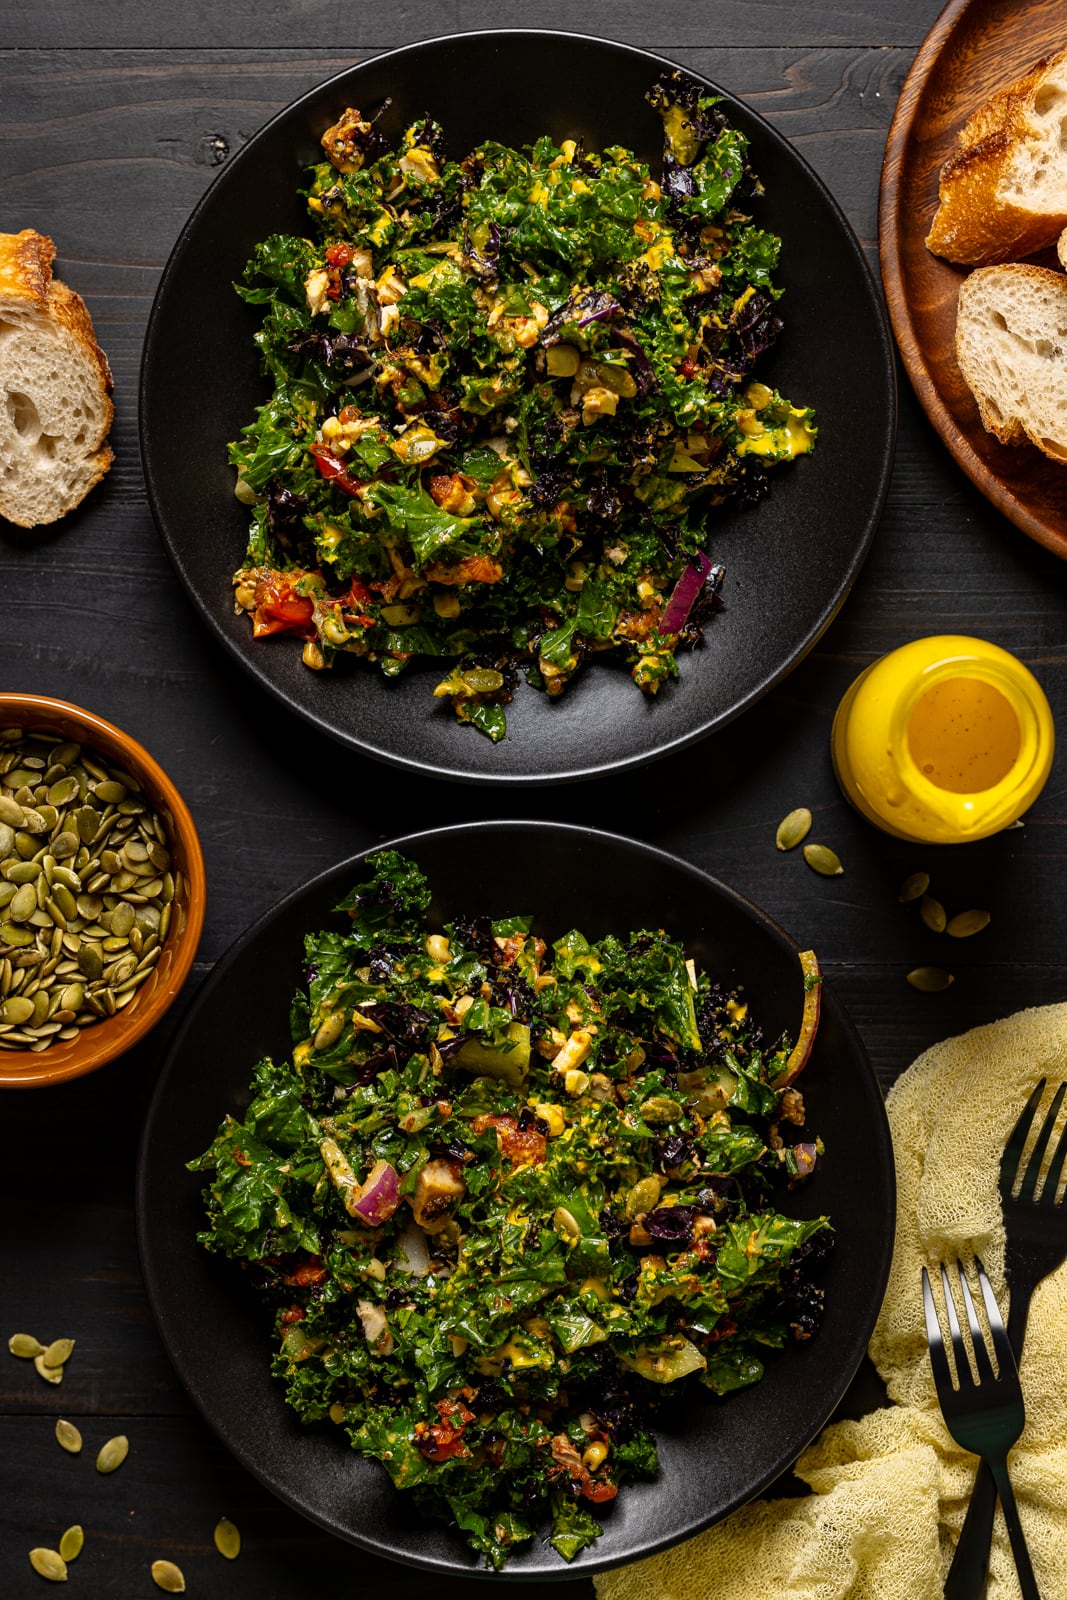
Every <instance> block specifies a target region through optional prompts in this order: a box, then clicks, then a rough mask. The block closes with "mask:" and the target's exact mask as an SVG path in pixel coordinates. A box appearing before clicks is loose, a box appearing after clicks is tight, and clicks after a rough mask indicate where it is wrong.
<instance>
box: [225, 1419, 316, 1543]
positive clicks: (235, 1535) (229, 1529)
mask: <svg viewBox="0 0 1067 1600" xmlns="http://www.w3.org/2000/svg"><path fill="white" fill-rule="evenodd" d="M330 1409H331V1411H332V1410H333V1407H332V1406H331V1408H330ZM215 1549H216V1550H217V1551H218V1553H219V1555H220V1556H225V1557H226V1560H227V1561H236V1560H237V1557H238V1556H239V1555H240V1553H241V1535H240V1533H239V1532H238V1531H237V1528H236V1527H235V1526H234V1524H233V1523H232V1522H231V1521H230V1519H229V1517H220V1518H219V1520H218V1522H217V1523H216V1524H215Z"/></svg>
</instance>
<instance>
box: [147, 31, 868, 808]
mask: <svg viewBox="0 0 1067 1600" xmlns="http://www.w3.org/2000/svg"><path fill="white" fill-rule="evenodd" d="M664 65H665V63H664V62H663V61H662V60H660V59H659V58H658V57H656V56H652V55H649V54H648V53H646V52H645V51H641V50H634V49H631V48H630V47H628V46H625V45H618V44H609V43H606V42H604V41H603V40H599V39H587V38H581V37H577V36H574V35H569V34H560V33H542V32H534V31H530V32H525V31H522V32H520V31H515V32H510V33H504V32H501V33H477V34H465V35H462V36H459V37H451V38H447V39H435V40H431V41H430V42H428V43H425V44H418V45H412V46H410V47H408V48H406V49H403V50H396V51H392V52H390V53H389V54H388V55H383V56H378V57H377V58H375V59H374V60H372V61H368V62H365V63H363V64H362V65H360V66H358V67H353V68H352V69H351V70H349V71H347V72H343V73H341V74H340V75H339V76H338V77H336V78H332V79H331V80H330V81H329V82H328V83H325V84H322V85H321V86H320V87H319V88H317V89H314V90H312V92H311V93H310V94H308V95H305V96H304V98H303V99H302V100H298V101H296V102H295V103H294V104H293V105H292V106H290V107H289V108H288V110H286V111H283V112H282V113H281V114H280V115H279V116H277V117H275V119H274V120H273V122H270V123H268V124H267V126H266V127H265V128H264V129H262V131H261V132H260V133H258V134H257V135H256V136H255V138H253V139H252V140H250V141H249V143H248V144H247V145H245V146H244V148H243V149H242V150H240V151H239V152H238V154H237V155H236V156H234V157H233V158H232V159H231V160H230V162H229V163H228V164H227V165H226V167H225V168H224V169H223V171H222V172H221V174H220V176H219V177H218V178H217V179H216V180H215V182H214V184H213V185H212V187H211V188H210V189H209V190H208V192H207V194H206V195H205V197H204V199H203V200H202V201H201V202H200V204H199V206H198V207H197V209H196V210H195V211H194V212H193V215H192V217H191V218H190V220H189V222H188V223H187V225H186V227H185V229H184V230H183V232H182V235H181V237H180V238H179V240H178V243H177V245H176V246H175V249H174V252H173V254H172V256H171V258H170V261H169V263H168V265H167V268H166V271H165V272H164V274H163V278H162V281H161V283H160V286H159V291H158V293H157V295H156V299H155V304H154V306H153V308H152V315H151V318H150V320H149V324H148V334H147V337H146V340H145V348H144V359H143V363H142V368H141V411H140V415H141V453H142V460H143V464H144V474H145V481H146V483H147V486H148V496H149V500H150V503H151V506H152V511H153V514H154V515H155V518H156V522H157V523H158V525H159V529H160V532H161V533H162V536H163V539H164V542H165V544H166V546H167V548H168V550H169V552H170V555H171V557H172V559H173V561H174V564H175V566H176V567H177V569H178V572H179V574H180V576H181V578H182V580H183V581H184V583H185V585H186V587H187V589H188V590H189V593H190V595H191V596H192V598H193V601H194V602H195V604H196V605H197V607H198V608H199V610H200V612H201V614H202V615H203V617H204V618H205V620H206V621H207V623H208V624H209V626H210V627H211V629H212V630H213V632H214V633H215V635H216V637H217V638H219V639H220V640H221V641H222V643H223V644H224V645H225V646H226V647H227V649H229V650H230V651H231V652H232V654H233V655H234V656H235V657H236V659H237V660H238V661H239V662H240V664H241V665H242V666H243V667H244V668H245V670H246V671H248V672H250V673H251V674H252V676H253V677H255V678H256V679H258V681H259V682H260V683H262V684H263V685H264V686H265V687H266V688H267V689H269V690H270V691H271V693H272V694H275V695H277V696H278V698H279V699H280V700H282V701H284V702H285V703H286V704H287V705H289V706H291V707H292V709H293V710H295V711H297V712H298V713H299V714H300V715H301V716H304V717H307V718H308V719H309V721H311V722H314V723H316V724H317V725H318V726H319V727H321V728H322V729H324V730H325V732H327V733H329V734H332V735H333V736H334V737H335V738H337V739H340V740H342V741H343V742H344V743H346V744H350V745H354V746H355V747H357V748H358V749H361V750H364V751H366V752H367V753H368V754H370V755H373V756H378V757H380V758H382V759H383V760H386V761H392V762H395V763H397V764H398V765H407V766H417V767H419V768H421V769H422V770H424V771H429V772H433V773H436V774H438V775H439V776H442V777H450V778H461V779H468V780H473V781H476V782H477V781H487V780H489V781H493V780H495V781H500V782H513V783H514V782H530V781H533V782H546V783H547V782H556V781H561V780H564V779H568V778H578V777H587V776H590V775H592V774H594V773H597V772H604V771H607V770H609V769H611V768H616V767H625V766H628V765H632V764H634V763H637V762H643V761H647V760H648V759H649V758H650V757H651V756H657V755H663V754H664V753H665V752H666V751H668V750H671V749H677V748H679V747H680V746H682V745H685V744H688V743H690V742H691V741H693V740H694V739H699V738H702V737H703V736H704V735H705V734H707V733H710V732H711V731H712V730H713V729H715V728H718V727H721V726H723V724H725V723H726V722H729V721H730V720H731V718H733V717H735V716H737V715H738V713H739V712H741V711H743V710H744V709H745V708H746V707H747V706H749V705H751V704H752V703H753V702H754V701H755V700H757V699H758V698H759V697H760V696H761V695H762V694H765V693H766V692H767V690H768V689H770V688H771V687H772V686H773V685H774V684H775V683H777V682H778V680H779V679H780V678H782V677H783V676H784V675H785V674H786V673H787V672H788V671H789V670H790V669H791V668H792V667H794V666H796V664H797V662H798V661H799V660H800V659H801V657H802V656H803V655H804V654H805V652H806V651H808V650H810V648H811V646H812V645H813V644H814V643H815V641H816V640H817V639H818V637H819V635H820V634H821V633H822V632H823V630H824V629H825V628H826V626H827V625H828V624H829V622H830V621H831V620H832V618H833V616H834V614H835V613H836V611H837V609H838V607H839V606H840V605H841V603H842V601H843V600H844V598H845V596H846V595H847V593H848V591H849V589H850V587H851V585H852V583H853V581H854V580H855V578H856V575H857V573H858V572H859V569H860V566H861V564H862V562H863V559H864V557H865V555H866V553H867V549H868V546H869V544H870V541H871V539H872V537H873V535H874V529H875V526H876V524H877V521H878V517H879V514H880V512H881V508H882V503H883V500H884V498H885V494H886V490H887V487H888V483H889V473H890V468H891V465H892V456H893V443H894V438H895V432H896V390H895V379H894V367H893V358H892V346H891V343H890V339H889V334H888V329H887V325H886V322H885V316H884V313H883V310H882V303H881V299H880V297H879V295H878V291H877V290H876V289H875V287H874V284H873V280H872V278H871V275H870V273H869V271H868V269H867V266H866V263H865V262H864V259H863V256H862V253H861V251H860V247H859V245H858V243H857V241H856V239H855V236H854V235H853V233H852V230H851V229H850V227H849V225H848V223H847V222H846V221H845V218H844V216H843V215H842V213H841V211H840V210H839V208H838V206H837V205H836V203H835V202H834V200H833V199H832V198H831V196H830V195H829V193H828V192H827V190H826V189H825V188H824V187H823V185H822V183H821V182H820V180H819V179H818V178H817V177H816V176H815V174H814V173H813V172H812V170H811V168H810V167H809V166H808V165H807V163H806V162H805V161H804V160H803V158H802V157H801V156H800V155H798V154H797V152H796V151H795V150H794V149H793V148H792V146H791V145H789V144H788V143H787V142H786V140H785V139H783V138H782V136H781V135H780V134H778V133H776V132H775V131H774V129H773V128H771V127H769V126H768V124H767V123H766V122H764V121H763V120H762V118H760V117H758V116H757V115H756V113H755V112H754V111H751V110H750V109H749V108H748V107H747V106H746V105H744V104H743V103H742V102H741V101H739V100H735V99H733V98H732V97H731V96H730V95H725V96H724V98H725V100H726V109H727V112H728V115H729V116H730V118H731V120H732V121H733V122H734V123H735V124H736V125H737V126H738V127H740V128H741V129H743V130H744V132H745V133H746V134H747V135H748V136H749V138H750V139H751V141H752V152H751V153H752V160H753V163H754V166H755V169H756V171H757V172H758V173H759V175H760V177H761V179H762V180H763V183H764V185H765V188H766V197H765V198H764V199H763V200H759V201H756V202H755V203H754V207H753V209H754V213H755V216H756V218H757V220H758V222H759V223H760V225H761V226H764V227H767V228H770V229H772V230H773V231H774V232H776V233H778V234H780V235H781V236H782V238H783V241H784V248H783V264H782V269H781V272H780V273H779V281H780V282H781V283H782V284H783V285H784V288H785V294H784V296H783V299H782V301H781V304H780V308H779V309H780V310H781V312H782V315H783V316H784V318H785V321H786V331H785V334H784V336H783V338H782V339H781V341H780V343H779V346H778V349H777V350H776V351H775V352H774V354H773V356H772V357H771V359H770V360H768V362H767V363H766V365H765V366H764V368H763V369H762V370H761V372H760V376H761V377H762V378H765V379H766V381H768V382H769V383H773V384H777V385H778V387H779V388H781V390H782V391H783V393H785V394H788V395H789V396H791V397H792V399H793V400H794V401H795V402H797V403H800V402H803V403H804V404H809V405H814V407H815V409H816V412H817V417H818V422H819V426H820V430H821V432H820V439H819V444H818V447H817V449H816V451H815V453H814V455H813V456H811V457H809V458H806V459H804V460H802V461H800V462H799V463H797V464H796V465H795V466H793V467H784V468H782V469H781V470H779V471H776V472H775V473H774V474H772V477H773V483H772V490H771V493H770V495H769V496H768V497H767V499H766V500H765V501H764V502H763V503H762V504H761V505H760V506H758V507H757V508H756V509H755V510H754V511H749V512H746V513H741V514H739V515H737V516H734V517H729V518H724V519H722V521H721V522H720V523H719V525H718V528H717V530H716V533H715V536H714V538H713V539H712V541H711V552H712V554H713V556H714V557H715V559H716V560H721V561H723V562H725V565H726V571H727V577H726V585H725V589H724V596H725V599H726V603H727V609H726V611H725V613H724V614H723V615H722V616H720V617H718V618H717V619H716V621H715V623H714V625H713V626H712V627H711V628H710V629H709V630H708V639H707V648H706V649H704V650H703V651H700V652H697V653H696V654H692V655H689V656H686V657H685V658H684V659H683V661H682V667H681V679H680V681H679V682H678V683H676V684H673V685H670V686H668V687H667V688H666V689H664V690H663V692H662V693H661V694H660V695H659V696H658V697H657V698H656V699H655V700H652V699H647V698H646V697H644V696H643V695H642V694H641V693H640V692H639V691H638V690H637V689H636V688H635V687H634V685H633V684H632V683H631V682H630V679H629V676H628V674H627V672H626V671H625V669H623V668H619V667H612V666H607V665H601V664H598V665H594V666H592V667H591V668H586V669H585V671H584V672H583V673H582V674H581V675H580V678H579V681H578V682H576V683H575V684H574V685H572V686H571V688H569V689H568V691H567V693H566V694H565V695H564V696H563V698H562V700H561V701H560V702H552V701H549V700H548V699H547V698H546V697H545V696H544V695H542V694H539V693H537V692H535V691H533V690H530V689H528V688H527V687H526V686H525V685H524V684H520V690H519V693H518V694H517V695H516V698H515V701H514V703H513V704H512V706H511V707H510V708H509V711H508V738H507V739H506V740H504V741H502V742H501V743H500V744H499V745H495V746H494V745H492V744H490V742H489V741H488V740H487V739H485V738H484V737H483V736H482V735H480V734H479V733H477V732H476V731H475V730H474V729H472V728H464V727H461V726H459V725H457V724H456V722H455V720H454V717H453V714H452V713H451V711H449V710H448V709H447V707H443V706H442V705H441V703H440V702H439V701H435V700H434V699H433V697H432V694H431V690H432V688H433V684H434V682H435V681H437V677H439V676H440V668H439V664H438V665H437V666H434V665H433V664H432V663H430V664H429V665H426V666H425V667H418V666H413V667H412V668H410V669H409V670H408V672H406V673H405V674H404V675H403V677H402V678H401V679H398V680H386V679H383V678H382V677H381V676H380V675H379V674H378V672H377V671H376V669H374V668H368V667H366V666H363V665H360V664H359V663H354V662H347V663H344V664H343V665H342V664H339V665H338V667H335V669H334V670H333V671H332V672H329V673H314V672H310V671H308V669H307V668H306V667H304V666H303V665H302V663H301V660H300V649H299V646H298V645H297V644H296V643H295V642H294V641H292V640H286V641H280V640H275V641H274V642H273V643H272V642H270V641H265V642H260V643H253V641H252V636H251V627H250V624H249V621H248V618H247V617H237V616H235V615H234V614H233V607H232V588H231V584H230V579H231V576H232V574H233V572H234V571H235V570H236V568H237V567H238V566H239V565H240V564H241V561H242V558H243V555H244V549H245V542H246V534H247V526H248V518H247V512H246V511H245V510H244V509H243V508H242V507H241V506H240V505H239V504H238V503H237V502H236V501H235V500H234V498H233V472H232V469H231V468H229V467H228V466H227V464H226V452H225V446H226V441H227V440H229V439H232V438H234V437H236V435H237V433H238V432H239V430H240V429H241V428H242V427H243V426H244V425H245V424H246V423H247V422H248V421H249V420H250V419H251V417H252V415H253V410H254V407H255V406H256V405H257V404H261V403H262V402H263V400H264V399H266V397H267V393H268V389H267V386H266V381H265V380H264V379H263V378H262V377H261V375H260V374H259V370H258V357H257V353H256V351H255V348H254V346H253V344H252V335H253V333H254V332H255V330H256V328H257V326H258V320H259V319H258V316H257V312H256V308H254V307H249V306H246V305H244V304H243V303H242V302H241V301H239V300H238V298H237V296H236V295H235V294H234V292H233V290H232V287H231V284H232V282H233V280H234V279H236V278H238V277H239V275H240V273H241V271H242V269H243V267H244V264H245V261H246V260H247V258H248V257H249V255H250V254H251V252H252V249H253V246H254V245H255V244H256V242H257V241H258V240H260V239H263V238H264V237H266V235H267V234H269V233H272V232H275V231H278V230H281V231H284V232H288V233H297V234H303V233H305V232H306V231H307V216H306V212H305V210H304V206H303V202H302V201H301V200H300V198H299V196H298V194H297V189H298V187H300V186H303V185H304V183H305V177H304V173H305V169H306V167H307V166H308V164H309V163H310V162H312V161H313V160H315V159H321V155H322V152H321V149H320V147H319V143H318V141H319V136H320V135H321V133H322V131H323V129H324V128H326V127H327V126H328V125H329V124H330V123H331V122H332V121H334V120H336V117H337V115H338V113H339V112H340V111H341V110H342V109H343V108H344V107H345V106H346V105H357V106H359V107H360V108H361V109H363V110H369V109H373V108H375V107H377V106H378V105H379V104H380V103H381V101H382V100H384V99H385V97H386V96H387V95H390V96H392V106H391V108H390V110H389V111H388V113H387V114H386V116H385V118H384V119H383V121H382V123H381V126H382V128H383V129H384V130H385V132H386V133H387V134H388V135H389V136H391V137H395V136H396V135H398V134H399V133H400V132H401V130H402V129H403V128H404V127H405V126H406V125H407V124H408V123H409V122H410V121H412V120H413V119H414V118H416V117H417V116H420V115H422V114H423V113H424V112H429V113H431V114H432V115H433V116H434V117H436V118H437V119H438V121H439V122H441V124H442V125H443V127H444V130H445V134H446V136H447V139H448V146H449V152H450V154H452V155H454V156H459V155H461V154H463V153H465V152H466V151H467V150H469V149H470V148H471V147H472V146H474V145H475V144H477V143H479V142H480V141H481V140H483V139H486V138H490V137H492V138H496V139H501V140H504V141H505V142H507V143H510V144H522V143H524V142H526V141H530V140H533V139H534V138H536V137H537V136H538V135H539V134H542V133H545V132H548V133H550V134H551V135H552V136H553V137H554V138H555V139H556V140H557V141H558V140H561V139H563V138H566V137H572V138H579V137H580V138H582V139H584V140H585V142H586V145H587V146H588V147H597V148H599V147H602V146H603V145H606V144H624V145H628V146H629V147H631V148H632V149H635V150H636V151H637V153H638V154H639V155H640V156H642V157H643V158H644V159H645V160H647V161H649V162H651V163H652V165H653V170H654V171H658V168H659V157H660V150H661V144H662V125H661V123H660V121H659V118H658V117H657V116H656V115H655V113H654V112H653V111H651V110H650V109H649V107H648V106H647V105H646V104H645V100H644V96H645V93H646V91H647V90H648V89H649V88H650V87H651V85H652V84H653V83H654V82H655V80H656V78H657V77H658V76H659V74H660V72H661V71H662V70H663V68H664ZM718 92H719V93H723V91H722V90H719V91H718ZM352 669H354V670H352ZM433 674H436V677H435V676H433Z"/></svg>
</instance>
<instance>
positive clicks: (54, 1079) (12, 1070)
mask: <svg viewBox="0 0 1067 1600" xmlns="http://www.w3.org/2000/svg"><path fill="white" fill-rule="evenodd" d="M14 727H19V728H24V729H25V730H26V732H27V733H28V734H31V733H53V734H56V735H58V736H59V737H60V738H62V739H64V740H77V742H78V743H79V744H81V745H83V746H84V747H85V749H86V750H87V751H88V752H89V753H90V754H93V753H97V754H99V755H100V756H102V757H104V758H105V759H106V760H107V761H110V762H112V763H113V764H114V765H115V766H117V767H121V768H124V769H125V770H126V771H127V772H130V773H132V774H133V776H134V777H135V778H136V779H137V781H138V783H140V784H141V786H142V788H143V789H144V793H145V798H146V799H147V800H148V802H149V803H150V805H151V806H152V809H153V810H154V811H155V812H156V814H157V815H158V816H159V818H160V819H161V821H162V822H163V824H164V826H165V828H166V830H167V835H168V839H167V847H168V849H169V850H170V853H171V859H172V861H173V864H174V867H175V869H176V870H178V871H180V872H181V874H182V879H183V889H182V893H181V896H180V897H176V898H175V900H174V902H173V904H174V907H175V909H174V911H173V912H172V913H171V925H170V928H169V929H168V931H167V937H166V939H165V941H164V943H163V952H162V955H161V956H160V958H159V960H158V961H157V962H156V965H155V967H154V969H153V971H152V975H151V977H149V978H147V979H146V980H145V982H144V983H143V984H142V985H141V987H140V988H139V989H138V990H137V992H136V994H135V996H134V998H133V1000H131V1002H130V1004H129V1005H128V1006H125V1007H124V1008H123V1010H121V1011H119V1012H117V1013H116V1015H115V1016H113V1017H102V1018H101V1019H100V1021H99V1022H94V1023H91V1024H89V1025H88V1026H86V1027H84V1028H83V1029H82V1030H81V1032H80V1033H79V1035H78V1037H77V1038H76V1039H66V1040H60V1041H58V1042H57V1043H56V1044H53V1045H50V1046H49V1047H48V1049H47V1050H39V1051H33V1050H0V1088H8V1089H29V1088H38V1087H40V1086H41V1085H44V1084H53V1083H62V1082H63V1081H64V1080H65V1079H67V1078H79V1077H81V1075H82V1074H83V1073H85V1072H93V1071H94V1070H95V1069H96V1068H97V1067H102V1066H103V1065H104V1064H105V1063H106V1062H108V1061H114V1060H115V1059H116V1057H118V1056H121V1055H123V1054H125V1052H126V1051H127V1050H129V1049H130V1047H131V1045H134V1044H136V1042H137V1040H138V1039H141V1038H143V1037H144V1035H145V1034H146V1033H147V1032H148V1030H149V1029H150V1028H152V1027H154V1026H155V1024H156V1023H157V1022H158V1021H159V1019H160V1017H162V1015H163V1013H164V1012H165V1011H166V1010H167V1008H168V1006H170V1005H171V1003H172V1002H173V1001H174V1000H175V999H176V998H177V995H178V991H179V990H180V989H181V987H182V984H183V983H184V982H185V980H186V978H187V977H188V975H189V969H190V967H191V966H192V964H193V958H194V957H195V955H196V947H197V945H198V944H199V942H200V933H201V929H202V928H203V925H204V904H205V900H206V883H205V878H204V858H203V855H202V853H201V850H200V841H199V839H198V838H197V836H196V828H195V827H194V826H193V819H192V817H191V816H190V815H189V810H188V807H187V806H186V804H185V802H184V800H183V799H182V797H181V795H180V794H179V793H178V791H177V789H176V788H175V787H174V785H173V783H171V781H170V779H169V778H168V777H167V774H166V773H165V772H164V771H163V769H162V768H161V767H160V766H158V765H157V764H156V762H155V761H153V759H152V757H151V756H150V755H149V754H148V751H147V750H145V749H144V748H143V747H142V746H141V745H139V744H138V743H137V741H136V740H135V739H131V738H130V736H129V734H128V733H123V732H122V730H121V729H119V728H116V727H114V726H113V725H112V724H111V723H110V722H105V721H104V720H103V718H102V717H97V716H94V714H93V713H92V712H91V711H85V710H83V709H82V708H81V707H80V706H72V705H67V704H66V702H65V701H63V700H47V699H45V698H44V697H43V696H40V695H32V694H0V728H14Z"/></svg>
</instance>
